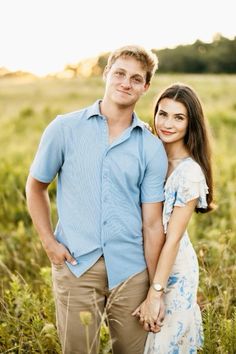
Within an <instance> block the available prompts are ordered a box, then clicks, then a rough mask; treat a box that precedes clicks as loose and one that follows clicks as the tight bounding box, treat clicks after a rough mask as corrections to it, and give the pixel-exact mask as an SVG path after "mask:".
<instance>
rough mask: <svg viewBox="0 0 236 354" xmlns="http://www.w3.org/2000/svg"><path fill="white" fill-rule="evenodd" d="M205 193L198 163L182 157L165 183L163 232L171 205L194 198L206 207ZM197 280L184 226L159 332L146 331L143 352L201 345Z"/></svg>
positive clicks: (186, 351) (193, 349)
mask: <svg viewBox="0 0 236 354" xmlns="http://www.w3.org/2000/svg"><path fill="white" fill-rule="evenodd" d="M207 193H208V187H207V185H206V180H205V176H204V174H203V172H202V170H201V168H200V166H199V165H198V164H197V163H196V162H195V161H194V160H193V159H192V158H186V159H185V160H183V161H181V162H180V164H179V165H178V166H177V167H176V168H175V169H174V171H173V172H172V173H171V175H170V176H169V177H168V179H167V181H166V184H165V202H164V208H163V225H164V230H165V232H166V231H167V226H168V222H169V219H170V216H171V213H172V211H173V208H174V206H179V207H183V206H185V205H186V203H188V202H189V201H190V200H193V199H196V198H197V199H198V203H197V206H198V207H199V208H206V207H207V201H206V195H207ZM198 280H199V267H198V261H197V256H196V253H195V251H194V249H193V246H192V243H191V241H190V239H189V236H188V232H187V230H186V231H185V232H184V234H183V237H182V239H181V241H180V247H179V251H178V254H177V257H176V259H175V263H174V266H173V268H172V271H171V274H170V276H169V279H168V283H167V292H166V294H165V295H164V301H165V306H166V314H165V319H164V322H163V327H162V329H161V331H160V332H159V333H151V332H150V333H149V334H148V338H147V342H146V345H145V350H144V354H195V353H197V350H198V349H199V348H201V347H202V343H203V330H202V317H201V312H200V308H199V306H198V304H197V289H198Z"/></svg>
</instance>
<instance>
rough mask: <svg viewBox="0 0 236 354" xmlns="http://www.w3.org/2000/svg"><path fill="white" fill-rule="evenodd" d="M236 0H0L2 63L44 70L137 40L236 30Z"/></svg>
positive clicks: (165, 42) (166, 40)
mask: <svg viewBox="0 0 236 354" xmlns="http://www.w3.org/2000/svg"><path fill="white" fill-rule="evenodd" d="M234 3H235V2H234V0H225V1H224V2H216V1H213V0H209V1H205V0H199V1H198V2H196V1H191V0H179V1H178V2H176V1H173V2H168V3H167V2H164V1H163V2H157V1H156V0H147V1H146V2H145V9H144V4H143V2H137V1H135V0H130V1H126V0H120V1H119V4H118V3H117V2H116V1H113V2H112V0H100V1H92V0H86V1H78V0H50V1H47V0H41V1H36V0H35V1H32V0H21V1H19V0H0V5H1V21H0V43H1V47H0V50H1V54H0V67H6V68H8V69H10V70H24V71H30V72H33V73H36V74H38V75H45V74H48V73H53V72H57V71H61V70H63V68H64V67H65V66H66V65H67V64H73V63H78V61H80V60H82V59H85V58H91V57H94V56H97V55H99V54H101V53H102V52H107V51H111V50H113V49H115V48H116V47H119V46H122V45H125V44H130V43H135V44H140V45H143V46H145V47H146V48H148V49H152V48H154V49H161V48H164V47H174V46H177V45H180V44H191V43H193V42H194V41H196V40H197V39H200V40H202V41H205V42H211V41H212V38H213V36H214V35H215V34H216V33H221V34H222V35H223V36H225V37H228V38H233V37H234V36H235V35H236V28H235V25H234V23H235V19H234V13H235V11H234V8H235V5H234Z"/></svg>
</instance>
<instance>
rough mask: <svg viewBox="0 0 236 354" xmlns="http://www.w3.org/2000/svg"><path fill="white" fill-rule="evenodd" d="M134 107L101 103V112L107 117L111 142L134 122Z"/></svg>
mask: <svg viewBox="0 0 236 354" xmlns="http://www.w3.org/2000/svg"><path fill="white" fill-rule="evenodd" d="M133 108H134V107H133V106H132V107H122V106H117V105H112V104H107V103H106V102H104V101H102V102H101V103H100V112H101V114H102V115H103V116H104V117H106V118H107V124H108V128H109V142H110V144H111V143H112V142H113V140H115V139H116V138H117V137H118V136H120V135H121V134H122V133H123V131H124V130H125V129H127V128H128V127H129V126H130V125H131V124H132V115H133Z"/></svg>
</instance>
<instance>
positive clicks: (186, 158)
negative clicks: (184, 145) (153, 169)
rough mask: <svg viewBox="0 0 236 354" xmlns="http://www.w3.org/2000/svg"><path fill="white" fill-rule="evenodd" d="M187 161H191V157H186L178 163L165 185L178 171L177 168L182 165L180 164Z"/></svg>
mask: <svg viewBox="0 0 236 354" xmlns="http://www.w3.org/2000/svg"><path fill="white" fill-rule="evenodd" d="M188 159H192V158H191V156H188V157H185V158H183V159H182V160H181V161H180V162H179V163H178V165H177V166H176V167H175V168H174V170H173V171H172V172H171V174H170V175H169V176H168V177H167V179H166V183H167V181H168V180H169V179H170V177H171V176H172V175H173V174H174V173H175V172H176V170H177V169H178V167H179V166H180V165H182V163H183V162H185V161H186V160H188ZM166 183H165V184H166Z"/></svg>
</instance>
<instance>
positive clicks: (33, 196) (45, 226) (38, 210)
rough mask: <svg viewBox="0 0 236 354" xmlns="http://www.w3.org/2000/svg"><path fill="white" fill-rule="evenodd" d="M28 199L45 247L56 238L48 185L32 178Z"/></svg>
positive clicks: (35, 224)
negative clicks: (42, 184) (38, 182)
mask: <svg viewBox="0 0 236 354" xmlns="http://www.w3.org/2000/svg"><path fill="white" fill-rule="evenodd" d="M26 199H27V207H28V210H29V214H30V216H31V219H32V221H33V224H34V227H35V229H36V230H37V232H38V234H39V237H40V239H41V241H42V244H43V246H44V247H46V246H47V243H49V242H50V241H53V240H54V235H53V229H52V224H51V216H50V200H49V196H48V192H47V187H46V185H45V188H43V187H42V186H41V185H40V184H38V185H37V183H34V181H32V179H31V178H29V179H28V181H27V185H26Z"/></svg>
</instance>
